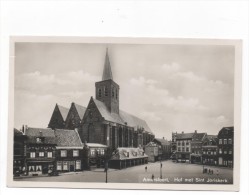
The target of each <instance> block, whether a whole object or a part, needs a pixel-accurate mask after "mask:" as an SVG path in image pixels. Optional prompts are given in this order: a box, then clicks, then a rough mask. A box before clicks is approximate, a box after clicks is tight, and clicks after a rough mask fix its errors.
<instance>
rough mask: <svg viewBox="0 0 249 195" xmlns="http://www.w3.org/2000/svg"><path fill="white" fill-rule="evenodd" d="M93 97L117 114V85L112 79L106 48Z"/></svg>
mask: <svg viewBox="0 0 249 195" xmlns="http://www.w3.org/2000/svg"><path fill="white" fill-rule="evenodd" d="M95 98H96V99H97V100H99V101H101V102H104V104H105V105H106V107H107V108H108V110H109V111H110V112H111V113H116V114H119V85H118V84H117V83H115V82H114V81H113V77H112V70H111V64H110V59H109V55H108V50H106V56H105V64H104V70H103V75H102V81H99V82H96V83H95Z"/></svg>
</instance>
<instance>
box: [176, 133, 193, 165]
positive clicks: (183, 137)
mask: <svg viewBox="0 0 249 195" xmlns="http://www.w3.org/2000/svg"><path fill="white" fill-rule="evenodd" d="M192 137H193V133H184V132H182V133H180V134H176V147H177V150H176V153H175V154H176V161H177V162H190V158H191V156H190V155H191V148H192V147H191V142H192Z"/></svg>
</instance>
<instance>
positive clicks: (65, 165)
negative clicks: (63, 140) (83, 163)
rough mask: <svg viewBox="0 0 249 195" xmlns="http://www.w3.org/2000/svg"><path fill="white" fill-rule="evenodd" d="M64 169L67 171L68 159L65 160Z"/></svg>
mask: <svg viewBox="0 0 249 195" xmlns="http://www.w3.org/2000/svg"><path fill="white" fill-rule="evenodd" d="M63 170H64V171H67V170H68V162H67V161H64V162H63Z"/></svg>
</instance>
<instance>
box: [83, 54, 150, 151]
mask: <svg viewBox="0 0 249 195" xmlns="http://www.w3.org/2000/svg"><path fill="white" fill-rule="evenodd" d="M119 90H120V87H119V85H118V84H117V83H116V82H115V81H114V80H113V77H112V71H111V65H110V60H109V56H108V52H106V58H105V65H104V70H103V76H102V81H99V82H96V83H95V99H94V98H93V97H91V98H90V101H89V104H88V106H87V109H86V112H85V115H84V117H83V121H82V125H81V128H80V129H79V133H80V136H81V140H82V142H85V141H86V142H88V143H89V142H91V143H100V144H104V145H107V146H109V147H111V148H112V149H116V148H118V147H138V146H145V145H146V144H147V143H149V142H150V141H151V140H153V138H154V134H153V133H152V131H151V129H150V128H149V126H148V125H147V123H146V122H145V121H144V120H142V119H140V118H138V117H136V116H134V115H131V114H129V113H127V112H124V111H122V110H120V108H119Z"/></svg>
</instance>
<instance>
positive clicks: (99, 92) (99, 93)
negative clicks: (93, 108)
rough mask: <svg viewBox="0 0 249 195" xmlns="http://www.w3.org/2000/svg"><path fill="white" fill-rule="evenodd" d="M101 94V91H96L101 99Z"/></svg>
mask: <svg viewBox="0 0 249 195" xmlns="http://www.w3.org/2000/svg"><path fill="white" fill-rule="evenodd" d="M101 93H102V91H101V89H99V90H98V95H99V97H100V98H101V95H102V94H101Z"/></svg>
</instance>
